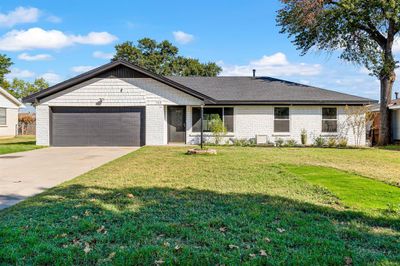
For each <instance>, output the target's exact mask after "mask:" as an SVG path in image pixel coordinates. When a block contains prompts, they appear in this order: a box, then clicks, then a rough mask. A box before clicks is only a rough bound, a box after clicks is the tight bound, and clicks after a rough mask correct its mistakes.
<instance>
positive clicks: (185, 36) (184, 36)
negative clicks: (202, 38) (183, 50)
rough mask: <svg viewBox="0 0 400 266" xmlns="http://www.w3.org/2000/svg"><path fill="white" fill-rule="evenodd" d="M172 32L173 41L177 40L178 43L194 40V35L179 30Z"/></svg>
mask: <svg viewBox="0 0 400 266" xmlns="http://www.w3.org/2000/svg"><path fill="white" fill-rule="evenodd" d="M172 34H173V35H174V38H175V41H177V42H178V43H180V44H187V43H190V42H192V41H193V40H194V36H193V35H192V34H189V33H186V32H183V31H180V30H179V31H174V32H172Z"/></svg>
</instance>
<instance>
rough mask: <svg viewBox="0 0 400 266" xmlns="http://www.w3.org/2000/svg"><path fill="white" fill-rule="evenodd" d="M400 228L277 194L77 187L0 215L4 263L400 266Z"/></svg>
mask: <svg viewBox="0 0 400 266" xmlns="http://www.w3.org/2000/svg"><path fill="white" fill-rule="evenodd" d="M129 194H132V195H129ZM399 230H400V221H399V220H398V219H395V218H390V217H387V218H372V217H368V216H365V215H363V214H361V213H354V212H350V211H336V210H333V209H331V208H326V207H321V206H316V205H312V204H308V203H304V202H298V201H295V200H289V199H287V198H284V197H277V196H266V195H260V194H219V193H216V192H212V191H203V190H197V189H192V188H185V189H179V190H178V189H170V188H142V187H132V188H129V189H106V188H102V187H85V186H81V185H71V186H63V187H58V188H54V189H51V190H49V191H48V192H45V193H42V194H41V195H39V196H37V197H34V198H32V199H29V200H27V201H25V202H22V203H21V204H18V205H17V206H15V207H11V208H10V209H8V210H5V211H3V212H0V238H1V239H2V241H0V264H96V263H106V264H120V265H137V264H140V265H148V264H154V263H155V261H159V262H160V260H162V261H164V262H165V263H166V264H185V265H193V264H212V265H216V264H229V265H232V264H233V265H235V264H241V263H250V264H302V265H316V264H323V265H324V264H330V265H343V264H345V263H346V262H347V263H350V260H351V261H352V263H353V264H370V263H372V264H378V263H385V262H386V263H390V262H392V263H393V262H395V263H396V262H397V263H400V254H399V252H398V251H399V250H400V242H399V238H398V236H399ZM85 247H88V249H86V251H87V253H85V252H84V249H85ZM263 251H265V253H266V254H267V255H266V256H265V254H264V253H263ZM113 252H115V254H114V253H113ZM113 254H114V255H113Z"/></svg>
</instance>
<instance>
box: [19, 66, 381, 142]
mask: <svg viewBox="0 0 400 266" xmlns="http://www.w3.org/2000/svg"><path fill="white" fill-rule="evenodd" d="M24 101H25V102H29V103H33V104H34V105H35V106H36V119H37V120H36V121H37V124H36V136H37V143H38V144H39V145H54V146H85V145H93V146H121V145H165V144H168V143H187V144H197V143H199V141H200V131H201V130H200V129H201V128H200V124H201V122H200V117H201V115H200V113H201V108H202V106H203V108H204V109H203V110H204V120H203V121H204V123H203V129H204V131H206V133H205V134H204V135H205V136H206V138H208V137H209V136H210V132H207V131H209V123H208V122H209V118H210V117H211V116H213V115H215V114H218V115H219V116H220V117H221V118H222V119H223V121H224V124H225V126H226V128H227V130H228V132H227V134H226V136H225V140H226V141H231V140H233V139H254V138H256V137H257V135H262V136H264V140H266V139H268V140H269V141H272V142H273V141H275V140H276V139H277V138H284V139H289V138H291V139H295V140H296V141H298V142H300V135H301V131H302V129H305V130H307V132H308V135H309V140H310V142H311V141H312V139H313V138H314V137H317V136H320V135H322V136H325V137H329V136H337V135H338V134H342V136H344V137H346V138H348V141H349V144H354V139H353V136H352V135H351V134H350V132H349V130H347V131H346V132H345V133H343V132H340V131H342V129H341V128H340V125H341V123H342V122H343V121H345V119H346V115H345V113H344V107H345V106H346V105H355V106H361V105H366V104H370V103H372V102H374V101H373V100H370V99H366V98H361V97H357V96H352V95H348V94H343V93H339V92H334V91H329V90H324V89H319V88H315V87H310V86H306V85H301V84H297V83H293V82H288V81H283V80H278V79H273V78H266V77H163V76H160V75H157V74H154V73H151V72H149V71H147V70H145V69H143V68H140V67H137V66H135V65H132V64H129V63H126V62H124V61H115V62H111V63H108V64H106V65H103V66H101V67H99V68H96V69H94V70H91V71H89V72H87V73H84V74H81V75H79V76H77V77H75V78H72V79H69V80H67V81H64V82H62V83H59V84H57V85H55V86H52V87H50V88H48V89H45V90H43V91H40V92H38V93H35V94H33V95H31V96H29V97H27V98H25V99H24ZM343 134H344V135H343ZM364 143H365V138H363V140H362V144H364Z"/></svg>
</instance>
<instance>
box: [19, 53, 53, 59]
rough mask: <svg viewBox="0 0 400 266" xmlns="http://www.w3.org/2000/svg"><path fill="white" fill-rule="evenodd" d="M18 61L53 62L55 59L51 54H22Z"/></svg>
mask: <svg viewBox="0 0 400 266" xmlns="http://www.w3.org/2000/svg"><path fill="white" fill-rule="evenodd" d="M18 59H21V60H25V61H45V60H51V59H53V57H52V56H51V55H49V54H36V55H30V54H28V53H22V54H20V55H18Z"/></svg>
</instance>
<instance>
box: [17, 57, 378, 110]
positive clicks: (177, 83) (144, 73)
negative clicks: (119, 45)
mask: <svg viewBox="0 0 400 266" xmlns="http://www.w3.org/2000/svg"><path fill="white" fill-rule="evenodd" d="M124 69H125V70H126V69H131V70H133V71H128V72H127V71H122V70H124ZM135 73H136V74H135ZM135 75H137V77H138V78H139V77H149V78H153V79H155V80H157V81H159V82H162V83H164V84H167V85H169V86H171V87H173V88H175V89H177V90H180V91H183V92H185V93H187V94H189V95H192V96H194V97H196V98H199V99H202V100H204V102H205V103H206V104H319V105H321V104H340V105H343V104H370V103H375V102H376V101H374V100H371V99H367V98H362V97H357V96H353V95H349V94H344V93H339V92H335V91H329V90H324V89H320V88H316V87H311V86H307V85H302V84H298V83H294V82H289V81H284V80H279V79H274V78H268V77H257V78H252V77H175V76H173V77H164V76H160V75H157V74H155V73H152V72H150V71H148V70H146V69H144V68H141V67H138V66H135V65H133V64H131V63H129V62H125V61H121V60H118V61H113V62H110V63H108V64H105V65H103V66H100V67H98V68H96V69H93V70H90V71H88V72H86V73H83V74H81V75H78V76H76V77H74V78H71V79H69V80H66V81H63V82H61V83H59V84H56V85H54V86H52V87H49V88H47V89H45V90H42V91H40V92H37V93H33V94H31V95H29V96H27V97H25V98H24V99H23V101H24V102H30V103H35V102H40V100H41V99H43V98H45V97H47V96H50V95H52V94H54V93H57V92H59V91H62V90H65V89H67V88H70V87H72V86H75V85H76V84H79V83H82V82H85V81H87V80H89V79H93V78H96V77H101V78H104V77H116V78H135Z"/></svg>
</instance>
